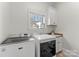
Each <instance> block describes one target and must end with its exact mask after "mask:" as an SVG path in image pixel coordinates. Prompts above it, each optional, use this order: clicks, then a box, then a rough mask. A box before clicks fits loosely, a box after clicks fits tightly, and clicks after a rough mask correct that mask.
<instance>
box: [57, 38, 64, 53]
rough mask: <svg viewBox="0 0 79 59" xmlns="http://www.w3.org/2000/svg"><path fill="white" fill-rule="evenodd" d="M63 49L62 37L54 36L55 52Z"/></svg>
mask: <svg viewBox="0 0 79 59" xmlns="http://www.w3.org/2000/svg"><path fill="white" fill-rule="evenodd" d="M62 49H63V37H58V38H56V53H58V52H59V51H61V50H62Z"/></svg>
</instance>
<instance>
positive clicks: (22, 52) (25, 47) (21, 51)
mask: <svg viewBox="0 0 79 59" xmlns="http://www.w3.org/2000/svg"><path fill="white" fill-rule="evenodd" d="M17 49H18V57H34V56H35V45H34V41H28V42H24V43H21V44H19V45H18V48H17Z"/></svg>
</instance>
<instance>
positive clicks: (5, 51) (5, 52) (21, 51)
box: [0, 40, 35, 57]
mask: <svg viewBox="0 0 79 59" xmlns="http://www.w3.org/2000/svg"><path fill="white" fill-rule="evenodd" d="M0 57H35V45H34V40H32V41H25V42H21V43H17V44H10V45H4V46H0Z"/></svg>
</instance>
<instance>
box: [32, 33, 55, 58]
mask: <svg viewBox="0 0 79 59" xmlns="http://www.w3.org/2000/svg"><path fill="white" fill-rule="evenodd" d="M33 36H34V38H35V56H36V57H53V56H55V54H56V37H55V36H52V35H47V34H41V35H40V34H39V35H33Z"/></svg>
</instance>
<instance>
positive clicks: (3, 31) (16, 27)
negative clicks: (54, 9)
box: [0, 2, 54, 42]
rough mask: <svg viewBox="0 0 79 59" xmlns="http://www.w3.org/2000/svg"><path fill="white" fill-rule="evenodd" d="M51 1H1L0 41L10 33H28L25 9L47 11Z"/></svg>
mask: <svg viewBox="0 0 79 59" xmlns="http://www.w3.org/2000/svg"><path fill="white" fill-rule="evenodd" d="M50 5H54V4H52V3H41V2H39V3H38V2H36V3H35V2H33V3H32V2H28V3H27V2H10V3H9V2H5V3H4V2H3V3H2V2H1V3H0V42H2V41H3V40H4V39H5V38H7V37H8V36H9V35H10V34H19V33H28V18H27V9H28V8H31V9H35V10H40V11H42V12H47V9H48V7H49V6H50Z"/></svg>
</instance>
